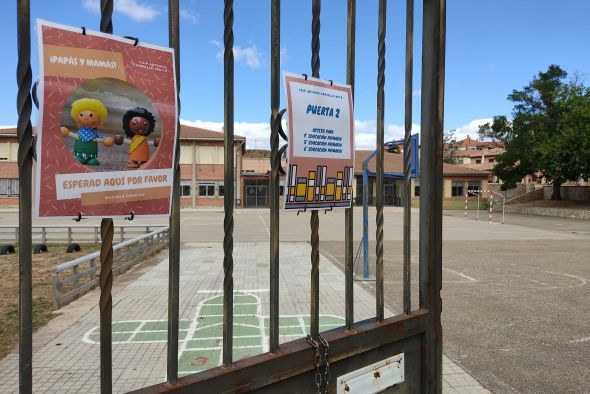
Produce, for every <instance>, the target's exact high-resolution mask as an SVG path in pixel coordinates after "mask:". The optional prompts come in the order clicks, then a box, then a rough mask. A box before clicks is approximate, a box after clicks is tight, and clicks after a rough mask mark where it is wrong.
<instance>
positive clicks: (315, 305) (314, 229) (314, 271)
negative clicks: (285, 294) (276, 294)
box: [309, 0, 321, 338]
mask: <svg viewBox="0 0 590 394" xmlns="http://www.w3.org/2000/svg"><path fill="white" fill-rule="evenodd" d="M320 7H321V1H320V0H313V2H312V7H311V8H312V21H311V37H312V38H311V70H312V76H313V77H314V78H319V77H320ZM309 223H310V226H311V309H310V314H311V316H310V325H309V326H310V327H309V332H310V335H311V336H312V337H314V338H315V337H317V336H318V335H319V333H320V318H319V314H320V236H319V227H320V219H319V217H318V211H311V219H310V222H309Z"/></svg>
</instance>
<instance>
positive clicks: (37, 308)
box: [0, 244, 100, 358]
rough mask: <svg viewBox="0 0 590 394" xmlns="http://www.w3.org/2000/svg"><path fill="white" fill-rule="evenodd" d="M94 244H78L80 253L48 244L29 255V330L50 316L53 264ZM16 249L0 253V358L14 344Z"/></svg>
mask: <svg viewBox="0 0 590 394" xmlns="http://www.w3.org/2000/svg"><path fill="white" fill-rule="evenodd" d="M99 248H100V245H98V244H88V245H82V250H81V251H80V252H74V253H66V252H65V249H66V246H65V245H48V249H49V250H48V252H47V253H41V254H33V262H32V277H33V329H34V330H36V329H37V328H39V327H41V326H42V325H44V324H45V323H47V321H49V320H50V319H51V318H52V317H54V316H55V314H53V311H54V309H53V301H52V288H51V273H52V271H53V267H54V266H55V265H57V264H60V263H63V262H64V261H68V260H73V259H75V258H78V257H81V256H84V255H86V254H88V253H92V252H95V251H97V250H98V249H99ZM18 282H19V266H18V248H17V250H16V253H15V254H10V255H4V256H0V288H1V289H2V297H0V358H2V357H4V356H5V355H6V354H8V353H9V352H10V350H11V349H12V347H13V346H14V345H16V344H17V343H18V325H19V317H18V296H19V283H18Z"/></svg>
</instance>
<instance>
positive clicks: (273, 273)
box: [269, 0, 281, 353]
mask: <svg viewBox="0 0 590 394" xmlns="http://www.w3.org/2000/svg"><path fill="white" fill-rule="evenodd" d="M271 18H272V20H271V39H270V42H271V67H270V72H271V75H270V109H271V115H270V126H271V133H270V148H271V153H270V165H271V172H270V228H271V230H272V231H271V232H270V330H269V334H270V335H269V349H270V351H271V352H272V353H276V352H277V351H278V350H279V313H280V312H279V229H280V227H279V198H280V196H279V195H280V189H279V168H280V167H281V155H280V154H279V132H280V130H281V116H279V105H280V94H281V84H280V73H281V1H280V0H272V2H271Z"/></svg>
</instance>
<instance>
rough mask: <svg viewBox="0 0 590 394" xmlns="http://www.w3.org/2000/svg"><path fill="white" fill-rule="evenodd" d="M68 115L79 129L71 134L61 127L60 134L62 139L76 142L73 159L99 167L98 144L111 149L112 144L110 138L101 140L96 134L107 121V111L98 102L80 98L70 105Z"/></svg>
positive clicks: (101, 137) (100, 136)
mask: <svg viewBox="0 0 590 394" xmlns="http://www.w3.org/2000/svg"><path fill="white" fill-rule="evenodd" d="M70 115H71V116H72V119H74V121H75V122H76V124H77V125H78V127H79V129H78V133H77V134H76V133H72V132H70V130H69V129H68V128H66V127H62V128H61V134H62V136H63V137H64V138H65V137H71V138H73V139H74V140H76V142H75V144H74V157H75V158H76V159H77V160H78V162H80V163H81V164H85V165H88V166H97V165H99V164H100V163H99V161H98V143H103V144H104V145H105V146H107V147H111V146H113V142H114V140H113V139H112V138H110V137H104V138H103V136H102V135H101V134H99V133H98V128H99V127H101V126H102V125H103V124H104V123H105V122H106V120H107V116H108V113H107V109H106V108H105V106H104V105H103V103H102V102H101V101H100V100H96V99H91V98H81V99H78V100H76V101H74V102H73V103H72V109H71V111H70Z"/></svg>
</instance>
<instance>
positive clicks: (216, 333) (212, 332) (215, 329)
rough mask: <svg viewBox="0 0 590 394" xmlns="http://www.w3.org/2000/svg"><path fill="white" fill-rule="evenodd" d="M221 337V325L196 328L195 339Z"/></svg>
mask: <svg viewBox="0 0 590 394" xmlns="http://www.w3.org/2000/svg"><path fill="white" fill-rule="evenodd" d="M222 335H223V326H222V325H221V324H219V325H217V326H210V327H197V330H196V332H195V338H209V337H215V338H217V337H221V336H222Z"/></svg>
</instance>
